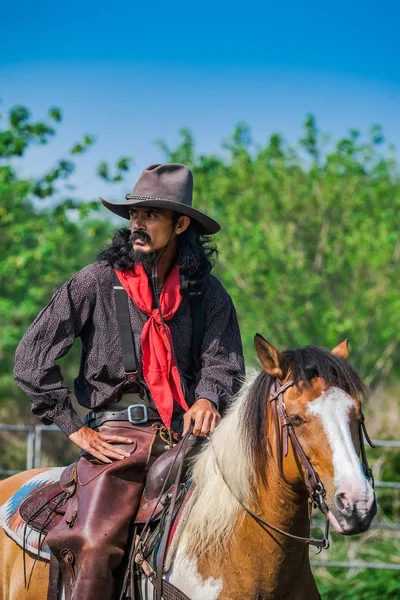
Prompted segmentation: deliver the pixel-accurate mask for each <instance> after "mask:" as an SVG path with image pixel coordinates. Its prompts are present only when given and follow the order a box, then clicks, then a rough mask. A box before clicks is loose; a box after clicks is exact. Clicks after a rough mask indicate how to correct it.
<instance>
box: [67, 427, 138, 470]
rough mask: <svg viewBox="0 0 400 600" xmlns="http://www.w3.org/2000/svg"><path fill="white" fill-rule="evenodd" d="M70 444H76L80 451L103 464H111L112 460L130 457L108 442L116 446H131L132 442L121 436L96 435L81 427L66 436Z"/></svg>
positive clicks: (127, 453)
mask: <svg viewBox="0 0 400 600" xmlns="http://www.w3.org/2000/svg"><path fill="white" fill-rule="evenodd" d="M68 437H69V439H70V440H71V442H73V443H74V444H76V445H77V446H78V447H79V448H81V449H82V450H85V451H86V452H88V453H89V454H91V455H92V456H94V457H95V458H97V459H98V460H100V461H101V462H103V463H111V462H112V460H111V459H113V460H120V459H121V458H127V457H128V456H130V454H129V452H125V450H122V449H121V448H117V447H116V446H113V445H112V444H111V443H109V442H114V443H116V444H132V443H133V440H132V439H130V438H127V437H123V436H121V435H104V434H102V433H98V432H97V431H94V430H93V429H89V427H81V428H80V429H78V431H75V432H74V433H71V435H70V436H68Z"/></svg>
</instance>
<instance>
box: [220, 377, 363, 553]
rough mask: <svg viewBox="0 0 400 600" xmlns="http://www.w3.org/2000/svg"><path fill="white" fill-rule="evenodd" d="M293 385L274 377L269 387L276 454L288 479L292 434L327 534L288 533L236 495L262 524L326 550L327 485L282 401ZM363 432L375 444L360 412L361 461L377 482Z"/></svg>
mask: <svg viewBox="0 0 400 600" xmlns="http://www.w3.org/2000/svg"><path fill="white" fill-rule="evenodd" d="M294 385H296V384H295V382H294V381H292V380H289V381H287V382H286V383H284V384H283V385H282V384H280V382H279V381H278V380H277V379H275V380H274V381H273V383H272V386H271V391H270V394H269V398H268V402H270V404H271V408H272V414H273V421H274V425H275V439H276V456H277V461H278V469H279V473H280V475H281V477H282V479H283V480H284V481H286V479H285V476H284V473H283V457H284V456H287V454H288V449H289V438H290V442H291V444H292V449H293V452H294V455H295V457H296V458H297V460H298V461H300V463H301V465H302V467H303V469H304V471H305V473H306V479H305V483H306V485H307V488H308V493H309V500H310V503H311V505H312V506H313V507H314V508H319V510H320V511H321V512H322V514H323V515H324V517H325V532H324V537H323V538H322V539H317V538H307V537H300V536H297V535H292V534H291V533H287V532H286V531H283V530H282V529H279V528H278V527H275V525H272V524H271V523H268V521H265V520H264V519H263V518H262V517H260V516H259V515H257V514H256V513H254V512H253V511H252V510H251V509H250V508H249V507H248V506H246V505H245V504H244V503H243V502H242V501H241V500H239V499H238V498H236V496H235V498H236V500H237V501H238V502H239V504H240V505H241V507H242V508H243V509H244V510H245V511H246V512H247V513H248V514H249V515H250V516H251V517H252V518H253V519H254V520H255V521H256V522H257V523H258V524H259V525H261V526H262V527H267V528H268V529H271V530H272V531H276V532H278V533H281V534H282V535H284V536H286V537H289V538H291V539H294V540H297V541H299V542H303V543H304V544H308V545H309V546H315V547H316V548H319V550H327V549H328V548H329V546H330V542H329V537H328V536H329V517H328V512H329V508H328V506H327V504H326V502H325V496H326V492H325V488H324V485H323V483H322V481H321V480H320V478H319V476H318V473H317V472H316V470H315V469H314V467H313V466H312V464H311V463H310V461H309V460H308V458H307V456H306V454H305V452H304V450H303V448H302V446H301V444H300V442H299V440H298V439H297V436H296V433H295V430H294V427H293V425H292V423H291V421H290V419H289V416H288V414H287V412H286V406H285V403H284V401H283V394H284V392H286V390H287V389H289V388H290V387H293V386H294ZM364 436H365V439H366V440H367V442H368V444H369V445H370V446H371V448H375V446H374V444H373V443H372V441H371V439H370V437H369V435H368V433H367V430H366V427H365V419H364V415H363V414H362V413H361V420H360V424H359V427H358V437H359V441H360V454H361V460H360V462H361V467H362V471H363V473H364V476H365V478H366V479H367V480H368V481H369V482H370V483H371V484H372V486H374V478H373V475H372V471H371V469H370V467H369V465H368V460H367V455H366V452H365V443H364ZM217 466H218V470H219V472H220V474H221V477H222V479H223V481H224V483H225V485H226V486H227V488H228V489H229V491H230V492H231V494H233V493H232V490H231V489H230V487H229V485H228V483H227V481H226V479H225V477H224V475H223V473H222V472H221V469H220V468H219V465H218V463H217ZM286 483H287V482H286ZM233 495H234V494H233Z"/></svg>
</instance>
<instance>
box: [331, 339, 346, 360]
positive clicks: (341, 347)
mask: <svg viewBox="0 0 400 600" xmlns="http://www.w3.org/2000/svg"><path fill="white" fill-rule="evenodd" d="M331 353H332V354H334V355H335V356H338V357H339V358H348V356H349V340H344V342H341V343H340V344H338V345H337V346H336V348H334V349H333V350H331Z"/></svg>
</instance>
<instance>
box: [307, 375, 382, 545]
mask: <svg viewBox="0 0 400 600" xmlns="http://www.w3.org/2000/svg"><path fill="white" fill-rule="evenodd" d="M357 411H358V406H357V404H356V401H355V400H354V399H353V398H351V396H349V395H348V394H346V393H345V392H344V391H343V390H341V389H339V388H335V387H331V388H329V389H328V390H326V391H325V392H323V393H322V394H321V395H320V396H319V397H318V398H316V399H315V400H313V401H311V402H310V403H309V404H308V406H307V412H308V413H309V414H310V415H314V416H316V417H318V418H319V419H320V420H321V422H322V425H323V428H324V432H325V435H326V437H327V440H328V442H329V445H330V448H331V451H332V462H333V473H334V478H333V483H334V488H335V489H334V490H328V489H327V503H328V506H329V509H330V510H329V518H330V521H331V523H332V525H333V526H334V527H335V529H337V530H338V531H339V532H340V533H347V534H348V533H351V532H352V530H353V529H355V528H357V529H358V530H360V528H361V531H364V530H365V529H368V527H369V524H370V522H371V520H372V518H373V516H374V515H375V512H376V509H375V495H374V492H373V489H372V487H371V485H370V483H369V482H368V481H367V479H366V478H365V476H364V474H363V472H362V470H361V465H360V460H359V458H358V456H357V452H356V448H355V442H356V443H357V441H356V440H355V439H354V438H355V435H356V432H355V431H354V425H355V424H356V421H355V415H356V413H357ZM352 426H353V432H352Z"/></svg>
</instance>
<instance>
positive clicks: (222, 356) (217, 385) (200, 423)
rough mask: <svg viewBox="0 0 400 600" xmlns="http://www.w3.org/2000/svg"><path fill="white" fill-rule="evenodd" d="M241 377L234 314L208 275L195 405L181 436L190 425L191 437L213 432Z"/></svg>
mask: <svg viewBox="0 0 400 600" xmlns="http://www.w3.org/2000/svg"><path fill="white" fill-rule="evenodd" d="M243 378H244V360H243V349H242V342H241V338H240V330H239V324H238V320H237V316H236V311H235V308H234V306H233V303H232V300H231V298H230V296H229V295H228V293H227V292H226V290H225V289H224V288H223V287H222V285H221V284H220V283H219V281H218V280H217V279H216V278H215V277H212V276H210V278H209V285H208V286H207V288H206V291H205V295H204V336H203V343H202V348H201V369H200V371H199V372H198V373H197V374H196V382H197V385H196V388H195V398H196V402H195V403H194V404H193V406H192V407H191V409H190V410H189V411H188V412H187V413H186V414H185V417H184V433H185V432H186V431H187V430H188V429H189V427H190V425H191V424H192V423H193V424H194V431H193V433H194V435H201V436H204V435H207V434H208V433H212V432H213V431H214V429H215V425H216V423H217V422H218V420H219V418H220V413H221V412H223V411H224V409H225V408H226V407H227V406H228V404H229V403H230V401H231V399H232V397H233V396H234V395H235V394H236V392H237V391H238V390H239V388H240V385H241V383H242V381H243Z"/></svg>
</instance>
